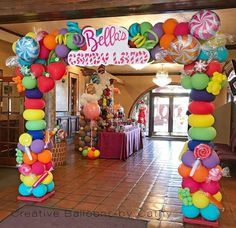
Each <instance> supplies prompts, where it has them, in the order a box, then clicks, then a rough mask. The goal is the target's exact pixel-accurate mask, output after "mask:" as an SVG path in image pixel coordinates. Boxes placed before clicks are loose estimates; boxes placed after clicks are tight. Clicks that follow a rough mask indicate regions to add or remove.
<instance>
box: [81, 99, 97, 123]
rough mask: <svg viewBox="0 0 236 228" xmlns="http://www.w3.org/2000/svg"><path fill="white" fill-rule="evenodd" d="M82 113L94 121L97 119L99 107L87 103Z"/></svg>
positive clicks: (95, 104)
mask: <svg viewBox="0 0 236 228" xmlns="http://www.w3.org/2000/svg"><path fill="white" fill-rule="evenodd" d="M83 113H84V115H85V117H86V118H88V119H90V120H94V119H96V118H97V117H99V114H100V107H99V106H98V104H97V103H87V104H85V105H84V108H83Z"/></svg>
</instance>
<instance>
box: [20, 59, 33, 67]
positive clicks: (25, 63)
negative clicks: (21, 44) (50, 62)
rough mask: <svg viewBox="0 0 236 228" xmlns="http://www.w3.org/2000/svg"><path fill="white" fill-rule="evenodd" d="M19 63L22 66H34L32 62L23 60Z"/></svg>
mask: <svg viewBox="0 0 236 228" xmlns="http://www.w3.org/2000/svg"><path fill="white" fill-rule="evenodd" d="M18 63H19V64H20V65H21V66H30V65H31V64H32V62H27V61H25V60H23V59H21V58H19V59H18Z"/></svg>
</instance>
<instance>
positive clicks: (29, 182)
mask: <svg viewBox="0 0 236 228" xmlns="http://www.w3.org/2000/svg"><path fill="white" fill-rule="evenodd" d="M37 179H38V178H37V176H35V175H29V176H24V178H23V183H24V184H25V185H26V186H28V187H32V185H33V184H34V183H35V181H37Z"/></svg>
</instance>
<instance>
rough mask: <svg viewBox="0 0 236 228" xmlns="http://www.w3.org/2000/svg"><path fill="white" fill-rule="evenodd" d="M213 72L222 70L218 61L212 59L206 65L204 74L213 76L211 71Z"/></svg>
mask: <svg viewBox="0 0 236 228" xmlns="http://www.w3.org/2000/svg"><path fill="white" fill-rule="evenodd" d="M215 72H219V73H221V72H222V66H221V64H220V62H218V61H216V60H213V61H211V62H210V63H209V64H208V66H207V70H206V74H207V75H208V76H209V77H211V76H213V73H215Z"/></svg>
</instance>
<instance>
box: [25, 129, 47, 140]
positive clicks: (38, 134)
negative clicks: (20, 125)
mask: <svg viewBox="0 0 236 228" xmlns="http://www.w3.org/2000/svg"><path fill="white" fill-rule="evenodd" d="M28 133H29V134H30V135H31V136H32V138H33V140H35V139H44V131H42V130H39V131H28Z"/></svg>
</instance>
